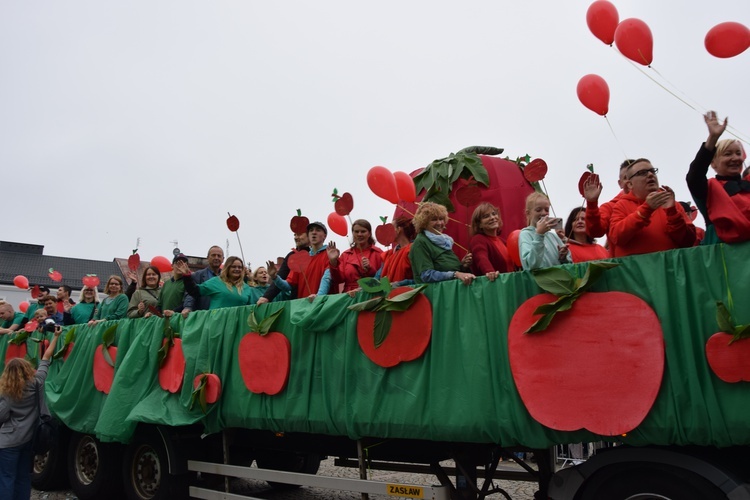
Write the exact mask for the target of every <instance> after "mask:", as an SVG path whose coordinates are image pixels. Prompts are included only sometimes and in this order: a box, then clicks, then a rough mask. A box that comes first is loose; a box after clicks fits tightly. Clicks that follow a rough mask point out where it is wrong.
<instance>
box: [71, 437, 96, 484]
mask: <svg viewBox="0 0 750 500" xmlns="http://www.w3.org/2000/svg"><path fill="white" fill-rule="evenodd" d="M75 457H76V463H75V465H76V467H75V473H76V477H77V478H78V481H79V482H80V483H81V484H84V485H89V484H91V483H92V482H93V481H94V478H95V477H96V471H97V470H99V447H98V446H97V444H96V441H94V439H93V438H92V437H91V436H85V437H83V438H82V439H81V440H80V441H79V442H78V446H77V448H76V455H75Z"/></svg>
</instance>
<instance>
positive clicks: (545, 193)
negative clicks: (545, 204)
mask: <svg viewBox="0 0 750 500" xmlns="http://www.w3.org/2000/svg"><path fill="white" fill-rule="evenodd" d="M540 180H541V181H542V191H544V195H545V196H546V197H547V199H548V200H549V209H550V210H552V215H554V216H555V217H557V214H556V213H555V207H553V206H552V198H550V197H549V191H547V185H546V184H545V183H544V179H540Z"/></svg>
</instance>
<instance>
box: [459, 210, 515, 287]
mask: <svg viewBox="0 0 750 500" xmlns="http://www.w3.org/2000/svg"><path fill="white" fill-rule="evenodd" d="M502 229H503V220H502V219H501V218H500V211H499V210H498V208H497V207H496V206H494V205H492V204H491V203H481V204H480V205H479V206H478V207H477V208H476V209H475V210H474V214H473V215H472V216H471V232H472V234H473V236H472V237H471V241H470V242H469V250H470V251H471V254H472V256H473V257H474V260H473V262H472V265H471V267H472V270H473V271H474V274H475V275H477V276H480V275H485V276H486V277H487V279H489V280H490V281H495V278H497V277H498V276H499V275H500V273H507V272H510V271H512V270H513V263H512V262H511V260H510V256H509V255H508V249H507V248H506V247H505V243H504V242H503V240H501V239H500V236H498V235H499V234H500V231H502Z"/></svg>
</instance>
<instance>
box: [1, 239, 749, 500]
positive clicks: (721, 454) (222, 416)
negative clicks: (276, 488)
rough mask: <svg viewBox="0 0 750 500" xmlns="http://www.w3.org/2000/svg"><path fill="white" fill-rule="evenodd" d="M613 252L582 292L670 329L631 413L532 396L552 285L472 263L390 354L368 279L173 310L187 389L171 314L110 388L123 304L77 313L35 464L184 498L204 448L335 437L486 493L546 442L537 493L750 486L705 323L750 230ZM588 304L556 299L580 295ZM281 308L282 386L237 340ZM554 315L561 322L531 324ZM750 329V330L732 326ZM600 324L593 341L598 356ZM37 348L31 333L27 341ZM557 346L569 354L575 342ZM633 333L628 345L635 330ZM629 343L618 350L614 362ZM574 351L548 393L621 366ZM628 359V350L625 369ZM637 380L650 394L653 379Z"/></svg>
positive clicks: (741, 279) (737, 303)
mask: <svg viewBox="0 0 750 500" xmlns="http://www.w3.org/2000/svg"><path fill="white" fill-rule="evenodd" d="M614 261H615V262H617V263H618V264H619V265H618V266H617V267H615V268H612V269H610V270H608V271H606V272H605V273H604V274H603V276H602V278H601V280H600V281H599V282H598V283H597V284H596V285H594V287H593V288H592V289H591V291H589V292H586V293H587V294H601V295H600V297H602V298H605V299H606V298H607V297H608V295H607V294H608V293H610V292H624V293H626V294H630V295H634V296H636V297H638V298H639V299H641V300H642V301H643V302H645V304H647V305H648V307H649V308H650V309H651V310H653V312H654V314H655V316H656V317H657V318H658V325H659V327H660V329H661V335H662V336H663V347H664V351H663V353H664V354H663V358H664V359H663V361H664V370H663V376H662V377H661V379H660V381H659V382H658V394H657V395H656V397H655V399H654V401H653V403H652V405H651V406H650V408H648V409H647V412H646V413H645V415H644V418H643V419H642V421H640V422H639V423H637V425H636V426H635V427H634V428H632V429H630V430H628V431H627V432H623V433H620V434H617V435H601V434H597V433H594V432H591V431H590V430H587V427H588V426H590V423H591V419H592V417H597V414H596V412H595V411H589V414H583V413H582V414H581V415H578V416H576V414H575V412H572V413H573V418H578V420H579V423H580V426H579V427H575V428H574V430H560V429H553V428H551V427H549V426H547V425H544V424H542V423H540V422H539V421H538V420H537V419H535V417H534V416H532V414H531V413H530V412H529V410H528V408H527V402H526V401H525V400H524V399H523V398H522V397H521V395H520V394H519V391H518V388H517V384H516V380H515V377H516V376H517V373H515V372H514V369H512V368H511V363H510V361H509V360H510V358H512V356H513V352H512V348H511V347H509V342H508V338H509V329H511V328H512V327H511V323H512V321H513V317H514V315H516V314H517V313H518V311H519V308H520V307H521V306H522V304H524V302H526V301H527V300H529V299H530V298H532V297H534V296H536V295H539V294H540V293H542V290H541V289H540V288H539V287H538V285H537V283H536V281H535V280H534V279H533V276H532V275H531V273H529V272H515V273H508V274H504V275H501V276H500V277H499V278H498V279H497V280H496V281H494V282H489V281H488V280H487V279H486V278H479V279H478V280H476V281H475V282H474V283H473V284H472V285H471V286H468V287H467V286H464V285H462V284H461V283H460V282H458V281H451V282H446V283H440V284H434V285H430V286H428V287H427V289H426V290H425V291H424V295H425V296H426V297H427V298H428V300H429V302H430V306H431V317H430V318H429V319H430V320H431V321H432V326H431V332H430V334H431V339H430V341H429V345H428V347H427V349H426V350H425V351H424V353H423V354H422V355H421V356H419V357H418V358H417V359H414V360H411V361H405V362H403V363H400V364H398V365H396V366H393V367H390V368H384V367H381V366H378V365H377V364H375V363H373V361H371V360H370V359H368V357H367V356H365V355H364V353H363V351H362V348H361V347H360V344H359V340H358V332H357V323H358V314H359V313H357V312H355V311H352V310H349V309H348V306H350V305H352V304H354V303H357V302H360V301H362V300H364V299H365V298H367V295H366V294H364V293H362V294H360V295H359V296H357V297H355V298H351V297H349V296H348V295H346V294H341V295H331V296H326V297H323V298H317V299H316V300H315V301H313V302H310V301H308V300H305V299H301V300H295V301H289V302H280V303H271V304H266V305H263V306H260V307H255V306H246V307H237V308H227V309H218V310H212V311H205V312H196V313H191V314H190V315H189V316H188V318H187V319H186V320H185V319H183V318H182V317H181V316H179V315H176V316H174V317H173V320H172V322H171V325H172V328H173V329H174V331H176V332H179V333H180V336H181V344H182V345H181V349H182V352H183V353H184V358H185V367H184V375H183V383H182V385H181V387H180V389H179V390H178V391H177V392H176V393H171V392H168V391H166V390H164V389H163V388H162V387H161V386H160V383H159V362H158V354H157V353H158V350H159V348H160V347H161V345H162V340H163V338H164V321H163V320H162V319H161V318H157V317H152V318H148V319H138V320H122V321H119V322H118V323H117V330H116V335H115V342H114V344H115V345H116V346H117V349H118V350H117V355H116V360H115V369H114V379H113V381H112V385H111V390H110V391H109V394H104V393H103V392H101V391H100V390H97V388H96V386H95V385H96V384H95V380H94V374H93V368H92V364H93V360H94V357H95V356H96V351H97V348H98V347H99V346H101V344H102V337H103V333H104V332H105V331H106V330H107V328H109V327H110V326H112V325H113V324H114V323H113V322H110V323H104V324H102V325H98V326H96V327H88V326H82V325H79V326H78V327H77V328H76V339H75V345H74V347H73V348H72V351H71V352H70V355H69V357H68V359H67V360H66V361H64V362H63V361H62V359H57V360H55V361H54V362H53V363H52V366H51V369H50V375H49V378H48V382H47V390H46V394H47V401H48V404H49V407H50V409H51V410H52V412H53V413H54V414H55V415H57V417H58V418H59V419H60V421H61V422H62V423H63V424H64V429H63V432H62V434H61V440H62V444H61V446H59V447H58V448H56V449H55V450H53V452H51V453H50V454H49V455H48V456H45V457H38V458H37V464H36V465H37V468H36V474H35V477H36V483H35V484H36V485H37V486H42V487H52V486H54V483H55V482H56V481H57V480H59V479H61V478H63V477H64V476H68V478H69V479H70V480H71V482H72V487H73V489H74V490H75V491H76V493H77V494H78V496H79V498H103V497H104V496H105V495H113V494H115V493H117V492H122V491H124V492H125V494H126V495H127V496H128V498H137V499H145V498H177V497H180V496H185V495H187V491H188V490H187V486H188V484H189V483H190V482H191V481H194V480H195V477H196V475H197V472H196V471H197V470H198V469H195V468H194V469H193V471H192V472H190V471H189V467H188V464H189V461H193V462H192V463H193V466H194V467H197V466H196V465H195V463H197V462H201V463H215V464H225V463H226V464H227V465H235V466H240V467H246V466H249V465H250V463H252V462H255V463H257V465H258V467H260V468H261V469H268V470H281V471H292V472H302V473H310V474H314V473H315V471H316V470H317V463H318V462H319V459H320V457H321V456H327V455H330V456H336V457H341V458H340V459H341V463H344V464H347V465H351V464H352V463H353V462H352V460H357V462H356V463H357V464H358V465H361V464H362V463H363V462H364V461H366V459H370V460H373V461H375V462H376V463H388V462H392V461H398V462H402V463H413V464H422V465H424V466H427V467H430V470H431V471H432V472H433V473H435V474H436V477H437V478H438V480H439V482H440V483H441V485H442V486H444V487H445V488H447V490H448V494H449V496H450V497H451V498H483V497H484V496H485V495H486V494H488V493H489V491H485V492H482V491H481V490H477V489H476V484H477V483H476V481H475V479H476V477H477V476H479V477H481V475H482V474H483V473H484V472H485V471H487V473H488V474H489V473H494V467H496V466H497V460H498V459H499V458H500V457H501V456H506V457H509V458H510V451H512V450H534V453H535V455H536V457H537V463H538V467H535V468H529V470H528V471H527V472H528V473H529V474H532V475H533V479H535V480H536V481H537V482H538V483H539V493H538V494H537V496H538V498H555V499H574V498H580V499H587V498H646V497H645V496H642V497H637V496H634V495H639V494H641V495H645V494H653V495H661V496H660V497H659V498H675V499H676V498H732V499H735V498H750V490H749V489H748V484H747V482H748V476H749V475H750V468H748V463H747V461H748V458H747V457H748V448H747V447H748V444H750V425H748V419H747V415H748V413H749V412H750V392H748V391H750V386H748V382H746V381H739V382H737V383H728V382H725V381H723V380H721V379H720V378H719V377H718V376H717V375H716V374H715V373H714V370H713V369H712V367H711V366H710V365H709V362H708V361H707V359H706V343H707V341H708V339H709V338H710V337H711V336H712V335H713V334H715V333H716V332H718V331H719V327H718V325H717V320H716V302H717V301H724V302H725V303H726V302H728V299H729V297H732V298H733V307H732V311H733V313H734V316H735V317H734V320H735V322H736V323H737V324H740V323H747V322H749V321H750V307H747V304H748V302H747V300H748V299H747V297H748V296H750V266H748V262H749V261H750V244H740V245H715V246H706V247H695V248H689V249H683V250H675V251H670V252H660V253H655V254H648V255H642V256H634V257H629V258H622V259H614ZM562 267H563V268H564V269H566V270H568V271H570V272H571V273H573V274H574V275H576V276H579V277H581V276H583V275H584V273H585V270H586V265H585V264H581V265H569V266H562ZM728 295H729V296H728ZM614 297H619V296H614ZM600 303H601V304H602V307H601V310H600V311H598V312H597V311H594V313H596V314H594V316H590V317H589V319H588V321H595V322H596V324H597V325H598V326H599V327H600V328H602V329H606V328H610V326H611V325H612V324H613V323H616V322H617V323H625V324H628V326H629V327H630V328H632V330H633V331H638V329H639V328H643V327H644V325H642V324H637V323H629V317H627V316H625V317H622V316H619V317H618V316H616V315H617V314H620V315H621V314H622V311H620V310H617V311H619V312H616V311H615V310H614V309H611V308H609V307H607V301H606V300H603V301H601V302H600ZM577 304H578V303H576V304H574V305H573V306H572V308H571V309H570V310H569V311H566V312H562V313H559V315H560V317H561V318H562V317H564V315H575V314H581V313H580V311H579V309H577ZM281 309H283V311H282V312H281V315H280V316H279V319H278V321H277V323H276V324H275V325H274V327H273V330H274V331H276V332H280V333H282V334H283V335H284V336H285V337H286V338H287V339H288V340H289V345H290V348H291V351H290V358H289V359H290V365H289V371H288V380H287V381H286V384H285V386H284V387H283V389H282V390H281V391H280V392H279V393H278V394H274V395H270V394H256V393H253V392H251V391H250V390H249V389H248V386H247V385H246V380H245V378H246V377H247V373H245V374H244V376H243V373H242V370H241V369H240V364H241V363H243V361H242V359H243V357H244V356H246V355H247V354H248V351H247V350H246V349H243V348H241V343H242V339H243V338H244V337H245V336H246V335H248V331H249V328H248V326H247V319H248V316H249V314H250V313H251V312H253V311H254V312H255V314H256V316H257V317H258V319H259V320H260V319H262V318H265V317H267V316H268V315H270V314H271V313H273V312H276V311H279V310H281ZM409 313H410V311H406V312H404V313H398V314H402V315H403V316H402V321H406V322H407V323H408V322H410V321H411V322H423V321H425V318H423V317H419V316H417V317H414V318H409ZM592 318H593V319H592ZM554 321H556V320H553V324H554ZM414 324H416V323H414ZM553 333H554V334H555V335H559V334H561V332H549V331H546V332H541V333H538V334H527V335H550V334H553ZM7 342H8V336H3V337H2V338H0V354H4V352H5V349H6V345H7ZM745 342H750V341H739V342H736V343H735V344H733V346H735V348H736V347H737V346H740V347H742V345H743V344H744V343H745ZM593 344H594V345H593V347H592V346H588V347H587V349H588V350H587V351H586V352H587V355H588V356H591V357H595V356H596V349H597V345H596V342H593ZM609 347H610V348H611V347H612V346H609ZM615 347H616V349H620V347H619V346H615ZM34 349H35V344H34V343H33V342H32V341H29V351H30V352H32V353H33V352H35V351H34ZM561 349H562V350H565V352H563V351H561V356H562V357H563V358H566V357H567V356H568V354H567V353H570V352H575V351H576V346H575V345H570V346H568V347H561ZM621 349H622V352H626V350H627V349H630V346H629V344H628V342H627V335H623V339H622V346H621ZM606 352H611V351H606ZM607 356H609V354H607ZM614 361H616V356H614V357H612V366H613V367H615V366H616V364H615V363H614ZM570 362H571V364H570V366H569V367H568V369H567V370H563V371H562V372H560V373H552V374H550V373H546V378H545V380H546V382H544V383H540V384H539V386H538V387H539V391H538V394H539V396H540V397H542V398H543V397H545V396H544V395H545V394H547V393H549V391H550V390H551V391H557V390H560V389H561V388H563V387H564V386H567V385H568V384H570V383H573V384H575V383H577V382H576V380H589V379H596V378H599V377H602V378H606V377H604V375H605V374H601V373H588V372H587V369H588V365H587V364H586V363H583V364H581V363H580V362H578V361H577V360H574V359H573V358H572V357H571V361H570ZM592 365H593V364H592ZM245 366H246V368H245V369H247V364H246V365H245ZM540 366H541V367H540V368H539V370H543V369H544V368H543V367H544V366H545V365H544V364H543V363H542V364H541V365H540ZM251 368H252V367H250V371H252V369H251ZM636 368H637V367H636ZM266 369H267V368H266ZM613 369H614V368H613ZM617 369H618V370H619V369H620V368H619V367H618V368H617ZM204 373H213V374H216V375H218V377H219V378H220V380H221V384H222V390H221V395H220V397H219V399H218V401H216V403H213V404H208V405H207V408H206V413H204V412H203V410H202V408H201V407H200V405H199V404H193V405H192V406H191V399H192V398H191V396H192V392H193V381H194V379H195V377H197V376H200V375H201V374H204ZM582 376H583V377H584V378H583V379H581V377H582ZM629 376H630V375H629V374H628V373H626V372H625V370H624V369H623V373H622V377H625V378H627V377H629ZM261 378H263V374H261ZM598 391H599V392H598V393H593V394H583V393H581V398H584V397H585V398H586V399H587V400H590V399H593V400H594V401H595V402H596V401H600V402H601V414H606V412H608V411H611V401H612V394H610V392H611V391H608V390H607V387H606V386H605V387H600V388H599V389H598ZM633 392H634V394H635V396H638V392H639V388H638V387H634V388H633ZM623 397H625V395H623ZM628 397H632V395H629V396H628ZM578 404H579V401H577V400H576V398H573V400H571V401H570V407H569V408H561V409H560V410H561V412H562V410H566V411H568V412H570V409H571V408H572V409H575V408H576V406H578ZM601 414H600V415H598V416H601ZM594 420H596V418H594ZM617 420H619V417H618V416H617V415H615V417H613V421H617ZM594 441H608V442H612V443H617V444H618V446H615V447H613V448H609V449H607V450H606V451H605V452H602V453H598V454H597V455H595V456H594V457H593V458H591V459H589V460H588V461H587V462H586V463H584V464H581V465H579V466H576V467H573V468H565V469H563V470H561V471H558V472H555V467H554V460H553V458H554V456H553V453H552V452H551V451H550V450H551V449H552V447H554V446H555V445H559V444H563V443H576V442H594ZM445 459H453V460H455V464H456V470H455V471H448V472H446V471H444V470H441V469H440V467H438V466H437V465H436V464H439V462H440V461H443V460H445ZM453 473H456V475H457V476H458V478H457V479H455V481H452V480H450V475H451V474H453ZM297 480H298V479H296V478H295V481H297ZM274 482H276V481H274ZM194 487H195V485H194ZM209 489H210V488H209ZM215 489H217V490H220V489H221V485H218V486H217V487H216V488H215ZM436 491H441V490H439V489H438V490H436ZM495 493H496V494H500V495H501V494H502V493H501V492H495ZM686 493H689V495H690V496H685V495H686ZM440 494H442V493H440ZM618 495H620V496H618Z"/></svg>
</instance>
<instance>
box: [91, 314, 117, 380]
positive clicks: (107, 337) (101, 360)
mask: <svg viewBox="0 0 750 500" xmlns="http://www.w3.org/2000/svg"><path fill="white" fill-rule="evenodd" d="M116 332H117V325H113V326H110V327H109V328H107V329H106V330H105V331H104V333H103V334H102V343H101V345H99V346H97V348H96V351H94V362H93V370H94V372H93V375H94V387H96V389H97V390H98V391H100V392H103V393H104V394H109V391H110V389H112V381H113V380H114V378H115V363H116V362H117V347H115V346H114V345H112V344H113V343H114V340H115V334H116Z"/></svg>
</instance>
